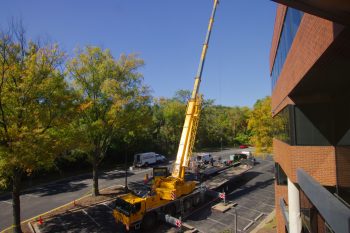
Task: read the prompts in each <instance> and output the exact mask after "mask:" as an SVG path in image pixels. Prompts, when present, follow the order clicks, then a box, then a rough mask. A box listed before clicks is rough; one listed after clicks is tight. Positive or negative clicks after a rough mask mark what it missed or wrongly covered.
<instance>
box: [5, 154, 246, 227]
mask: <svg viewBox="0 0 350 233" xmlns="http://www.w3.org/2000/svg"><path fill="white" fill-rule="evenodd" d="M238 151H241V150H240V149H230V150H223V151H221V152H213V153H211V154H212V155H213V157H214V158H218V157H222V158H225V157H226V156H228V155H229V154H232V153H235V152H238ZM145 173H151V168H148V169H137V170H134V171H133V172H129V176H128V180H129V181H137V180H141V179H143V177H144V175H145ZM124 174H125V173H124V171H120V170H113V171H108V172H102V173H101V174H100V176H99V187H100V189H102V188H105V187H109V186H112V185H124ZM91 189H92V180H91V174H85V175H80V176H75V177H72V178H68V179H64V180H60V181H57V182H52V183H50V184H46V185H42V186H38V187H35V188H31V189H28V190H26V191H24V192H23V193H22V195H21V197H20V199H21V218H22V221H23V220H26V219H29V218H32V217H35V216H37V215H40V214H42V213H45V212H47V211H49V210H51V209H54V208H56V207H58V206H61V205H64V204H67V203H69V202H72V201H74V200H76V199H78V198H79V197H81V196H84V195H86V194H87V193H89V192H90V191H91ZM0 209H1V211H0V231H2V230H3V229H6V228H7V227H9V226H11V225H12V200H11V197H10V196H9V195H7V196H2V197H0Z"/></svg>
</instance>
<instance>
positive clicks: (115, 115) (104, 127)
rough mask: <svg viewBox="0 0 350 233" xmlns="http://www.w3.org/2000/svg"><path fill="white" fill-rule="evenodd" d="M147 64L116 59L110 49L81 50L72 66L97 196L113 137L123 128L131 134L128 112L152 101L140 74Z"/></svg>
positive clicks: (70, 69) (84, 149)
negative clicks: (101, 169) (147, 99)
mask: <svg viewBox="0 0 350 233" xmlns="http://www.w3.org/2000/svg"><path fill="white" fill-rule="evenodd" d="M143 64H144V62H143V60H141V59H139V58H137V57H136V56H134V55H129V56H126V55H122V56H121V57H120V58H119V60H116V59H115V58H114V57H113V56H112V54H111V53H110V51H109V50H102V49H101V48H98V47H86V48H85V49H84V50H80V51H77V54H76V57H75V58H74V59H72V60H71V61H70V62H69V64H68V71H69V72H70V75H71V79H72V81H73V84H74V88H75V90H76V91H78V92H79V93H80V97H81V98H80V99H81V108H80V118H79V121H78V123H77V124H78V125H79V128H80V129H82V130H83V132H84V133H83V134H82V135H81V141H82V142H85V144H84V145H85V146H83V147H82V148H81V150H82V151H85V152H86V153H87V154H88V158H89V162H90V163H91V164H92V168H93V169H92V170H93V190H92V193H93V195H94V196H97V195H99V190H98V167H99V164H100V163H101V161H102V160H103V158H104V157H105V155H106V151H107V149H108V147H109V146H110V143H111V140H112V138H113V136H114V135H115V134H116V132H117V130H118V129H121V128H123V130H122V132H123V133H124V134H129V132H127V130H125V128H126V124H127V122H128V120H130V119H133V118H132V117H130V115H129V114H125V113H126V112H128V111H129V110H130V109H132V108H133V105H134V106H135V103H136V102H138V101H139V100H143V99H145V98H148V97H147V88H145V87H144V86H143V85H142V75H141V74H140V73H139V72H138V71H137V70H138V68H139V67H141V66H142V65H143ZM141 102H142V101H141ZM131 134H132V133H131ZM128 138H129V137H128Z"/></svg>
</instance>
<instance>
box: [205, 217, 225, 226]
mask: <svg viewBox="0 0 350 233" xmlns="http://www.w3.org/2000/svg"><path fill="white" fill-rule="evenodd" d="M207 219H209V220H211V221H213V222H216V223H219V224H221V225H223V226H225V227H228V226H229V225H227V224H225V223H222V222H220V221H218V220H215V219H212V218H209V217H208V218H207Z"/></svg>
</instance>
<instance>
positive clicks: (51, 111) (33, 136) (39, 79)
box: [0, 24, 74, 232]
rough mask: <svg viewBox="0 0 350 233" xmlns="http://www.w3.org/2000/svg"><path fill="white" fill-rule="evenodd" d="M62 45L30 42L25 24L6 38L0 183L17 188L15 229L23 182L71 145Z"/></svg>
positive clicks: (0, 93)
mask: <svg viewBox="0 0 350 233" xmlns="http://www.w3.org/2000/svg"><path fill="white" fill-rule="evenodd" d="M64 57H65V55H64V53H63V52H61V51H60V50H59V48H58V46H57V45H46V46H41V45H39V44H38V43H33V42H26V38H25V32H24V29H23V27H22V26H21V24H18V25H17V24H12V25H11V27H10V30H9V31H8V32H1V33H0V184H1V185H2V186H6V185H12V200H13V224H14V231H15V232H22V230H21V226H20V221H21V216H20V198H19V197H20V191H21V178H22V176H23V175H30V174H31V173H32V172H33V171H35V170H37V169H39V168H40V169H42V168H45V167H46V168H49V167H51V166H52V165H53V162H54V160H55V158H56V157H57V156H58V155H59V154H60V153H61V152H62V151H63V150H65V149H66V148H68V145H69V137H68V134H69V133H68V131H66V130H65V129H66V126H67V127H68V124H69V122H70V119H71V118H72V114H73V112H74V105H73V102H72V99H73V98H72V97H73V96H72V93H71V92H70V91H69V89H68V85H67V83H66V82H65V80H64V75H63V72H62V71H61V70H60V69H59V68H60V67H61V65H62V64H63V62H64Z"/></svg>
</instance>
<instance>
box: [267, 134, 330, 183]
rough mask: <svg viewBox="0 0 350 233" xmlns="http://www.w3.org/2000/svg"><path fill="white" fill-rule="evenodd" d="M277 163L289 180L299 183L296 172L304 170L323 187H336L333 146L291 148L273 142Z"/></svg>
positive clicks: (280, 142)
mask: <svg viewBox="0 0 350 233" xmlns="http://www.w3.org/2000/svg"><path fill="white" fill-rule="evenodd" d="M273 152H274V156H275V161H276V162H277V163H279V164H280V165H281V167H282V168H283V170H284V171H285V173H286V174H287V176H288V178H289V179H290V180H291V181H292V182H294V183H297V176H296V170H297V169H298V168H302V169H303V170H304V171H305V172H307V173H308V174H309V175H310V176H312V177H313V178H314V179H315V180H317V181H318V182H319V183H320V184H321V185H324V186H335V185H336V163H335V150H334V147H332V146H290V145H288V144H286V143H284V142H282V141H279V140H277V139H274V140H273Z"/></svg>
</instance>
